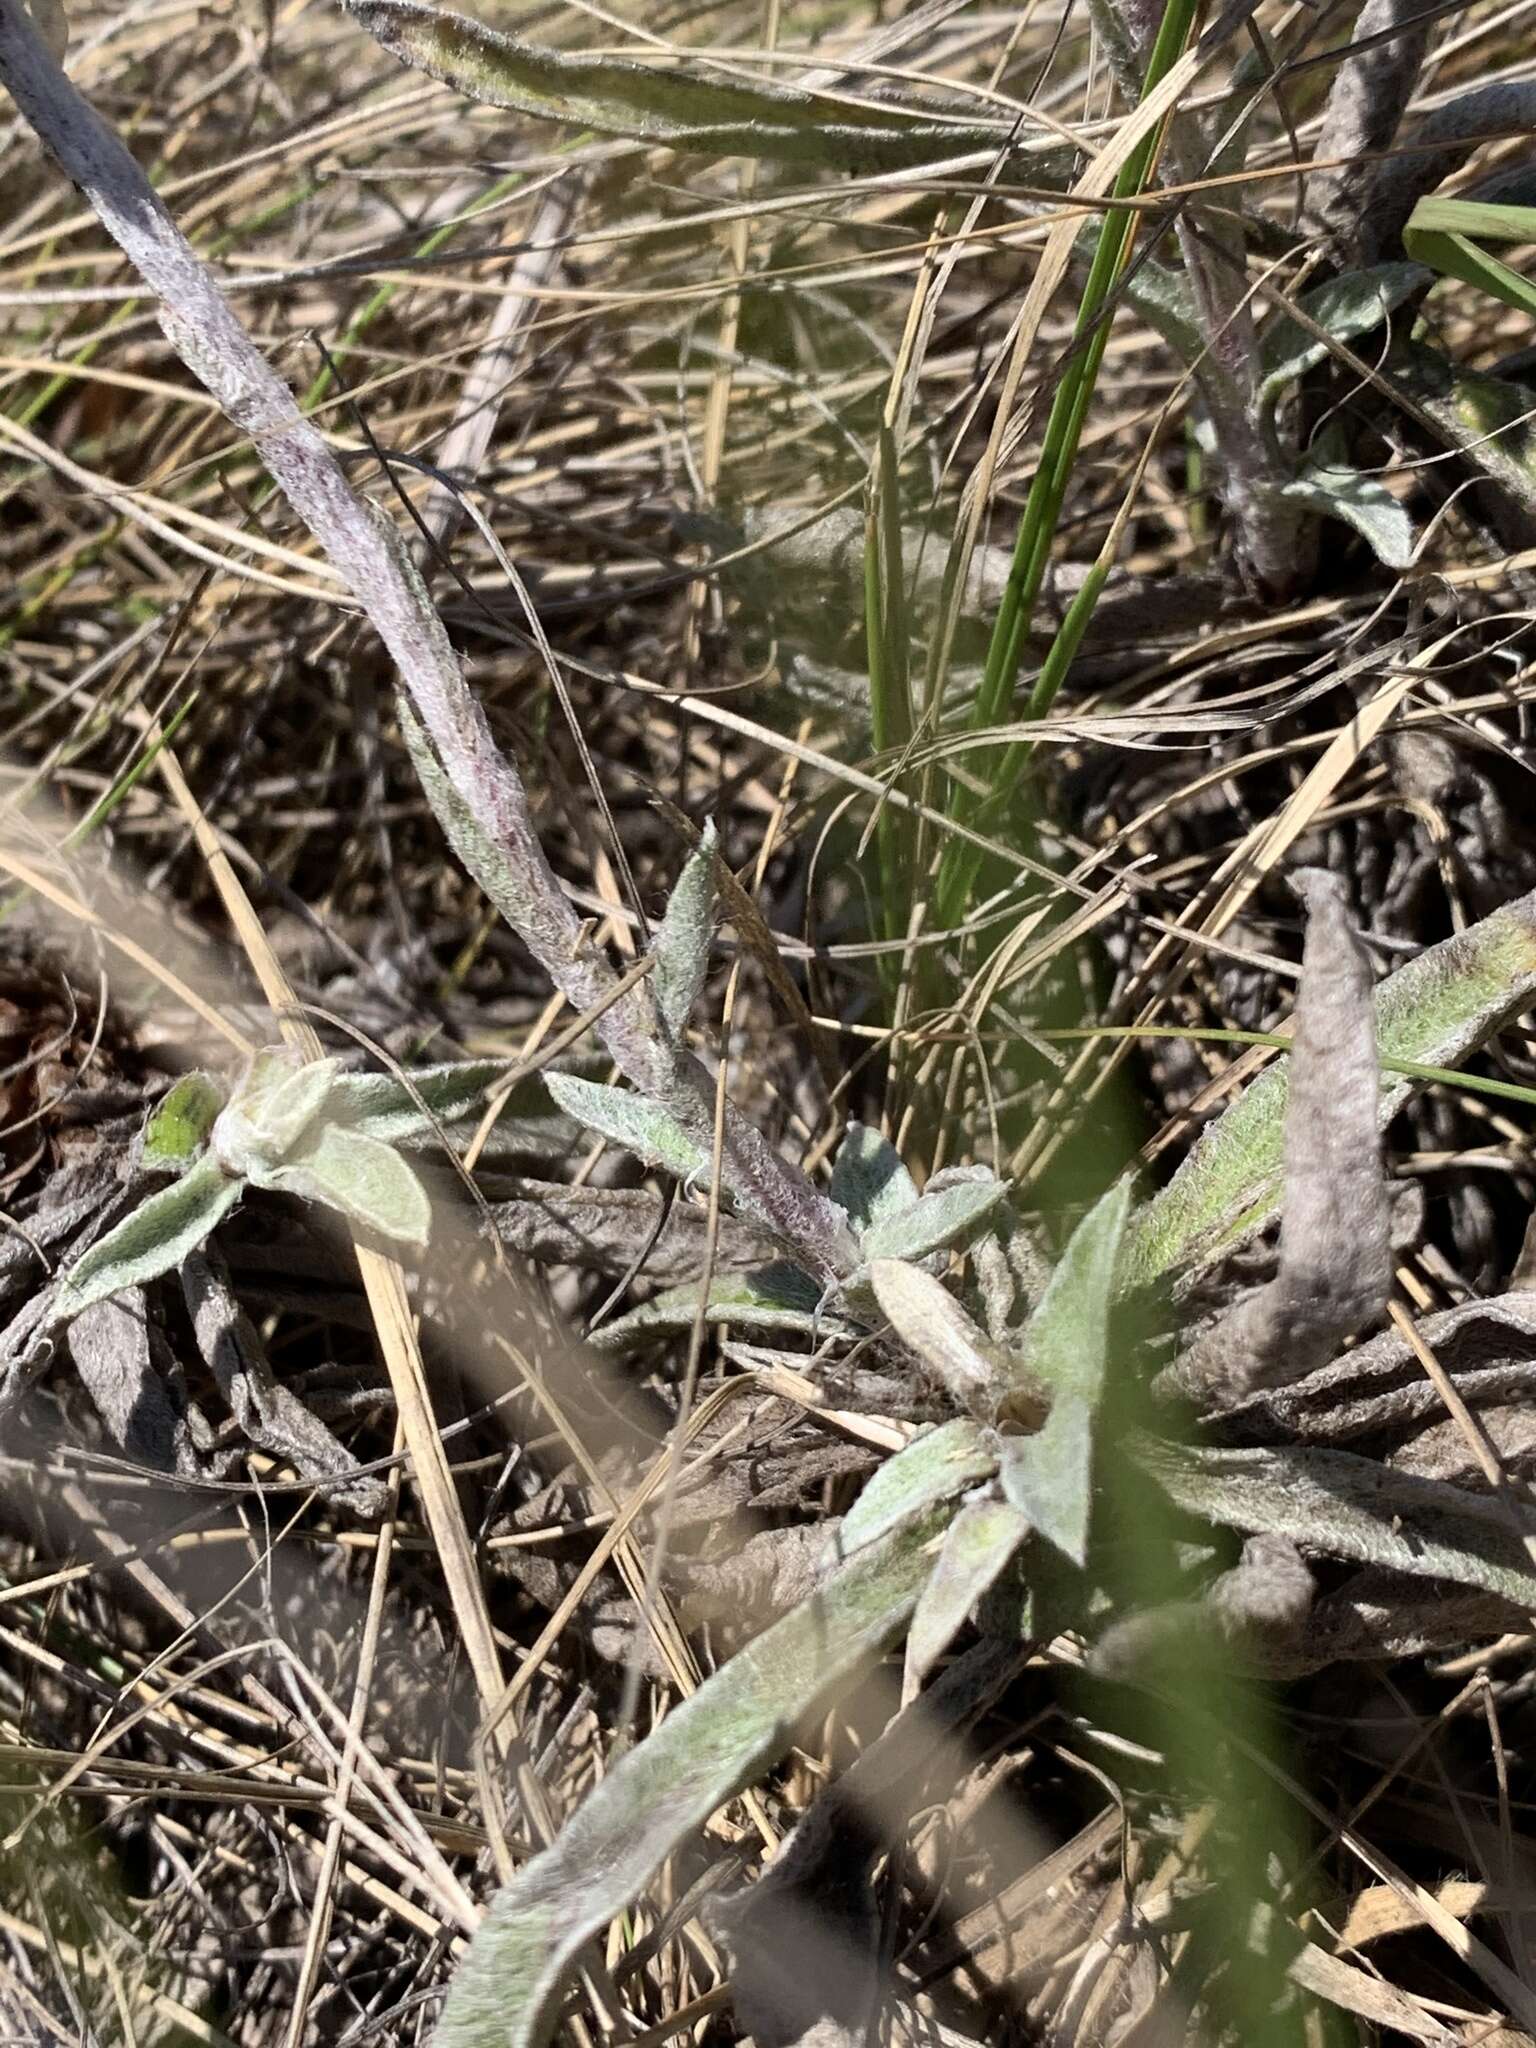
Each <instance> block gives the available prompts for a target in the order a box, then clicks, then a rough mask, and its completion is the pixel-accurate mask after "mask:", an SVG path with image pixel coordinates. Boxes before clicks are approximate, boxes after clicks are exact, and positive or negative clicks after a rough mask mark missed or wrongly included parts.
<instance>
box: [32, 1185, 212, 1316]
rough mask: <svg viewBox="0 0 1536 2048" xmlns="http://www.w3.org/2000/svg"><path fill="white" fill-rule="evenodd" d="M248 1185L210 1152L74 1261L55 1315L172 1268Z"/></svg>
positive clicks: (73, 1311)
mask: <svg viewBox="0 0 1536 2048" xmlns="http://www.w3.org/2000/svg"><path fill="white" fill-rule="evenodd" d="M243 1188H244V1182H242V1181H240V1180H238V1179H231V1178H230V1177H229V1176H228V1175H226V1174H224V1173H222V1172H221V1171H220V1169H219V1167H218V1165H217V1163H216V1162H215V1161H214V1159H213V1158H212V1157H211V1156H209V1155H208V1154H206V1153H205V1154H204V1155H203V1157H202V1158H201V1159H199V1160H198V1161H197V1163H196V1164H195V1165H194V1166H192V1167H190V1168H189V1169H188V1171H187V1172H186V1173H184V1174H183V1175H182V1177H181V1179H180V1180H177V1181H173V1182H172V1183H171V1185H170V1186H169V1187H168V1188H161V1189H160V1190H159V1191H158V1192H157V1193H156V1194H153V1195H149V1196H146V1198H145V1199H144V1200H143V1201H142V1202H140V1204H139V1206H138V1207H137V1208H136V1209H134V1210H133V1211H132V1212H131V1213H130V1214H129V1215H127V1216H125V1217H124V1218H123V1220H122V1222H121V1223H119V1224H118V1225H117V1226H116V1228H115V1229H112V1230H109V1231H108V1232H107V1234H106V1236H105V1237H103V1238H101V1239H100V1240H99V1242H98V1243H96V1244H94V1245H92V1246H91V1248H90V1250H89V1251H88V1252H85V1253H83V1254H82V1255H81V1257H80V1258H79V1259H77V1260H76V1261H75V1264H74V1265H73V1266H72V1267H71V1268H70V1270H69V1272H68V1273H66V1275H65V1276H64V1279H63V1281H62V1283H61V1284H60V1287H59V1292H58V1297H57V1300H56V1302H55V1314H56V1316H57V1317H58V1318H59V1319H60V1320H68V1319H69V1318H71V1317H73V1316H77V1315H79V1314H80V1312H81V1310H82V1309H87V1308H89V1307H90V1306H91V1304H92V1303H93V1302H97V1301H105V1300H106V1299H107V1297H108V1296H109V1295H112V1294H116V1293H118V1292H119V1291H120V1290H121V1289H123V1288H125V1287H142V1286H143V1285H144V1284H145V1282H146V1281H150V1280H158V1279H159V1277H160V1276H161V1274H162V1273H169V1272H172V1271H173V1270H174V1269H175V1268H176V1267H177V1266H179V1265H180V1264H181V1262H182V1260H183V1259H184V1258H185V1257H186V1255H187V1253H188V1252H190V1251H195V1250H196V1248H197V1246H198V1245H200V1244H201V1243H202V1242H203V1240H204V1238H206V1237H207V1236H208V1234H209V1232H210V1231H212V1230H213V1229H215V1228H216V1226H217V1225H218V1224H219V1223H220V1222H222V1221H223V1219H224V1217H226V1216H227V1215H228V1214H229V1212H230V1210H231V1209H233V1208H234V1206H235V1204H236V1203H237V1202H238V1201H239V1199H240V1196H241V1193H242V1190H243Z"/></svg>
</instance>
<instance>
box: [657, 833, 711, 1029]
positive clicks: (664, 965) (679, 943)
mask: <svg viewBox="0 0 1536 2048" xmlns="http://www.w3.org/2000/svg"><path fill="white" fill-rule="evenodd" d="M714 923H715V827H714V822H713V820H711V822H710V823H709V824H707V825H706V826H705V827H704V837H703V839H702V840H701V841H700V842H699V844H698V846H697V847H696V848H695V849H694V851H693V853H692V854H691V855H690V856H689V859H688V863H687V865H686V866H685V867H684V869H683V872H682V873H681V874H680V875H679V876H678V878H677V886H676V887H675V888H674V889H673V891H672V895H671V897H670V899H669V900H668V903H667V908H666V914H665V916H664V917H663V918H662V920H661V923H660V924H659V925H657V927H656V930H655V933H654V934H653V936H652V939H651V953H652V956H653V958H654V959H655V962H656V968H655V973H654V975H653V977H652V979H653V982H654V985H655V990H656V1008H657V1010H658V1011H659V1013H660V1015H661V1021H662V1023H663V1024H665V1025H666V1027H667V1029H668V1030H669V1031H670V1032H672V1033H673V1035H674V1036H676V1035H678V1034H679V1033H680V1032H681V1031H682V1029H683V1027H684V1025H685V1024H686V1023H687V1022H688V1019H689V1017H690V1016H691V1015H692V1014H693V1006H694V1004H695V1003H696V1002H697V1001H698V999H699V992H700V990H701V989H702V988H703V986H704V977H705V975H706V974H707V973H708V972H709V940H710V934H711V933H712V932H713V930H714Z"/></svg>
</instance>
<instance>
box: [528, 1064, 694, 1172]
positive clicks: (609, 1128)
mask: <svg viewBox="0 0 1536 2048" xmlns="http://www.w3.org/2000/svg"><path fill="white" fill-rule="evenodd" d="M545 1083H546V1086H547V1087H548V1089H549V1092H550V1094H551V1095H552V1096H553V1097H554V1098H555V1101H556V1102H557V1103H558V1104H559V1106H560V1107H561V1109H563V1110H565V1112H566V1113H567V1115H569V1116H573V1117H575V1118H576V1119H577V1121H578V1122H579V1123H582V1124H585V1125H586V1127H587V1129H588V1130H589V1131H595V1132H596V1133H597V1135H598V1137H600V1138H606V1139H607V1140H608V1142H609V1143H610V1144H611V1145H622V1146H623V1148H624V1150H625V1151H626V1152H633V1153H634V1155H635V1157H636V1158H637V1159H639V1160H643V1161H644V1163H645V1164H646V1165H647V1166H655V1167H659V1168H660V1169H661V1170H662V1171H663V1172H665V1173H670V1174H675V1175H676V1177H677V1178H678V1179H679V1180H683V1181H687V1180H695V1179H697V1178H699V1177H700V1176H702V1175H705V1174H707V1173H708V1171H709V1155H708V1153H707V1152H705V1150H704V1149H703V1147H702V1146H700V1145H696V1144H695V1143H694V1141H693V1139H692V1138H690V1137H689V1135H688V1133H687V1132H686V1131H685V1130H684V1129H683V1127H682V1125H681V1124H680V1123H678V1121H677V1120H676V1118H675V1117H672V1116H669V1115H668V1114H667V1112H666V1111H665V1110H664V1109H658V1108H657V1106H656V1104H655V1103H654V1102H647V1101H646V1099H645V1097H644V1096H643V1095H635V1094H632V1093H631V1092H630V1091H629V1090H628V1089H625V1088H608V1087H605V1086H604V1085H603V1083H602V1082H600V1081H583V1080H582V1079H581V1078H580V1076H579V1075H576V1074H549V1075H546V1077H545Z"/></svg>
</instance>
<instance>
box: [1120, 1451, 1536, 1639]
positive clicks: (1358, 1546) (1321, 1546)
mask: <svg viewBox="0 0 1536 2048" xmlns="http://www.w3.org/2000/svg"><path fill="white" fill-rule="evenodd" d="M1132 1449H1133V1451H1134V1454H1135V1457H1136V1459H1137V1462H1138V1463H1139V1464H1141V1465H1142V1466H1143V1467H1144V1468H1145V1469H1146V1470H1147V1471H1148V1472H1150V1473H1151V1474H1152V1476H1153V1478H1154V1479H1156V1481H1157V1482H1158V1484H1159V1485H1160V1486H1161V1487H1162V1489H1163V1491H1164V1492H1165V1493H1166V1494H1167V1495H1168V1497H1169V1499H1170V1500H1171V1501H1172V1502H1173V1503H1174V1505H1175V1506H1176V1507H1179V1508H1183V1509H1184V1510H1185V1511H1186V1512H1187V1513H1189V1514H1192V1515H1199V1516H1201V1517H1203V1519H1204V1520H1206V1521H1208V1522H1217V1523H1220V1524H1222V1525H1223V1526H1224V1527H1226V1528H1229V1529H1238V1530H1241V1531H1242V1532H1243V1533H1244V1534H1246V1535H1254V1536H1260V1535H1264V1536H1285V1537H1288V1538H1289V1539H1290V1540H1291V1541H1292V1542H1293V1543H1297V1544H1300V1545H1302V1546H1303V1547H1304V1548H1305V1549H1307V1550H1309V1551H1311V1552H1312V1553H1313V1554H1314V1555H1321V1556H1325V1557H1336V1558H1344V1559H1348V1560H1350V1561H1352V1562H1354V1563H1357V1564H1368V1565H1381V1566H1384V1567H1386V1568H1387V1569H1388V1570H1390V1571H1394V1572H1405V1573H1408V1574H1409V1575H1411V1576H1412V1577H1414V1578H1421V1579H1449V1580H1451V1581H1453V1582H1454V1583H1455V1584H1457V1585H1461V1586H1473V1587H1477V1588H1478V1589H1480V1590H1481V1591H1483V1592H1488V1593H1496V1594H1498V1595H1499V1596H1500V1598H1502V1599H1505V1600H1509V1601H1512V1602H1514V1603H1516V1604H1517V1605H1519V1606H1521V1607H1523V1608H1527V1609H1528V1608H1529V1607H1530V1606H1531V1604H1532V1603H1533V1602H1536V1567H1533V1566H1532V1563H1531V1559H1530V1555H1529V1552H1528V1551H1527V1549H1526V1544H1525V1539H1524V1537H1523V1536H1522V1535H1521V1533H1520V1531H1519V1529H1518V1528H1517V1527H1516V1526H1515V1524H1514V1523H1513V1522H1512V1521H1511V1519H1510V1516H1509V1510H1508V1508H1507V1506H1506V1504H1505V1503H1504V1502H1503V1501H1500V1500H1497V1499H1493V1498H1489V1497H1488V1496H1479V1495H1477V1494H1472V1493H1466V1492H1464V1491H1463V1490H1462V1489H1461V1488H1460V1487H1458V1486H1449V1485H1447V1484H1446V1483H1445V1481H1444V1480H1440V1479H1421V1478H1420V1477H1418V1475H1417V1474H1416V1473H1412V1472H1400V1471H1397V1470H1396V1469H1394V1468H1393V1467H1392V1466H1390V1465H1383V1464H1380V1463H1379V1462H1378V1461H1377V1460H1376V1459H1374V1458H1361V1457H1357V1456H1356V1455H1355V1453H1354V1452H1353V1451H1332V1450H1321V1449H1316V1448H1314V1447H1312V1446H1311V1445H1306V1446H1302V1447H1299V1448H1298V1447H1291V1446H1285V1447H1277V1448H1267V1449H1262V1450H1247V1451H1221V1450H1206V1449H1198V1450H1196V1449H1189V1448H1187V1447H1185V1446H1183V1445H1177V1444H1171V1443H1165V1442H1163V1441H1162V1440H1161V1439H1158V1438H1152V1437H1139V1438H1137V1439H1135V1440H1134V1442H1133V1445H1132Z"/></svg>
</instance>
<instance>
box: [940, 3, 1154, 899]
mask: <svg viewBox="0 0 1536 2048" xmlns="http://www.w3.org/2000/svg"><path fill="white" fill-rule="evenodd" d="M1194 12H1195V10H1194V4H1193V0H1166V5H1165V7H1164V10H1163V18H1162V22H1161V24H1160V25H1159V28H1158V32H1157V38H1156V40H1155V42H1154V44H1153V46H1152V54H1151V56H1150V57H1149V59H1148V61H1147V75H1146V79H1145V81H1144V84H1143V88H1142V90H1143V96H1145V95H1146V94H1147V93H1149V92H1151V91H1152V90H1153V89H1154V88H1155V87H1156V86H1157V85H1159V84H1160V83H1161V81H1162V79H1163V78H1164V77H1165V76H1166V75H1167V73H1168V72H1169V71H1170V70H1171V69H1172V67H1173V65H1174V63H1175V62H1176V61H1177V59H1178V56H1179V53H1180V52H1181V51H1182V49H1183V47H1184V44H1185V42H1186V41H1187V40H1188V37H1189V32H1190V28H1191V25H1192V23H1193V20H1194ZM1156 148H1157V136H1156V134H1155V133H1153V134H1150V135H1148V136H1147V137H1146V138H1145V140H1144V141H1143V142H1142V143H1141V144H1140V145H1139V146H1138V148H1136V149H1135V150H1134V151H1133V152H1132V153H1131V155H1130V156H1129V157H1128V158H1127V159H1126V162H1125V165H1124V167H1123V168H1122V170H1121V172H1120V175H1119V177H1118V178H1117V179H1116V180H1115V186H1114V196H1115V197H1116V198H1117V199H1131V198H1134V197H1136V195H1137V194H1138V193H1140V192H1141V191H1142V190H1143V188H1144V187H1145V185H1146V182H1147V178H1148V176H1149V175H1150V173H1151V169H1152V165H1153V161H1154V159H1155V155H1156ZM1135 224H1136V216H1135V214H1134V212H1133V210H1131V209H1129V208H1118V209H1115V210H1113V211H1111V212H1110V213H1108V214H1107V215H1106V216H1105V219H1104V222H1103V225H1102V227H1101V228H1100V230H1099V235H1098V241H1097V243H1096V245H1095V248H1094V252H1093V262H1092V264H1091V266H1090V268H1089V272H1088V280H1087V283H1086V284H1085V285H1084V287H1083V296H1082V300H1081V302H1080V304H1079V306H1078V313H1077V321H1076V325H1075V328H1074V343H1075V354H1074V355H1073V358H1072V360H1071V361H1070V362H1069V363H1068V365H1067V368H1066V371H1065V373H1064V375H1063V377H1062V380H1061V383H1060V384H1059V385H1058V386H1057V390H1056V396H1055V398H1054V400H1053V401H1052V405H1051V410H1050V416H1049V418H1048V420H1047V422H1046V429H1045V439H1044V442H1043V445H1042V447H1041V450H1040V461H1039V465H1038V467H1037V468H1036V470H1035V475H1034V479H1033V481H1032V483H1031V484H1030V489H1029V496H1028V498H1027V499H1026V501H1025V506H1024V516H1023V518H1022V520H1021V521H1020V523H1019V532H1018V537H1017V540H1016V543H1015V546H1014V556H1013V566H1012V568H1011V570H1010V573H1009V577H1008V582H1007V585H1006V587H1005V589H1004V592H1003V597H1002V601H1001V603H1000V604H999V606H998V609H997V616H996V618H995V619H994V621H993V626H992V638H991V641H990V643H989V645H988V649H987V661H986V667H985V670H984V671H983V674H982V681H981V688H980V689H979V690H978V691H977V694H976V698H975V701H974V703H973V705H972V707H971V721H970V723H971V729H972V730H973V731H976V730H979V729H981V728H982V727H985V726H990V725H996V724H997V723H998V721H999V720H1000V719H1001V718H1002V717H1003V716H1004V715H1005V713H1006V711H1007V708H1008V705H1009V702H1010V701H1011V699H1012V696H1013V690H1014V685H1015V684H1016V683H1017V681H1018V674H1019V664H1020V661H1021V659H1022V656H1023V652H1024V642H1025V638H1026V635H1027V634H1028V631H1029V624H1030V619H1031V616H1032V614H1033V612H1034V608H1035V603H1036V600H1037V599H1038V597H1039V595H1040V585H1041V583H1042V581H1043V580H1044V576H1045V568H1046V564H1047V562H1048V561H1049V559H1050V550H1051V542H1052V540H1053V539H1054V537H1055V533H1056V527H1057V524H1058V522H1059V520H1060V517H1061V507H1062V503H1063V501H1064V499H1065V497H1066V492H1067V486H1068V483H1069V482H1070V480H1071V476H1072V468H1073V464H1074V463H1075V462H1076V460H1077V450H1078V444H1079V442H1080V441H1081V439H1082V432H1083V423H1084V421H1085V420H1086V418H1087V414H1088V406H1089V403H1090V401H1091V400H1092V397H1093V392H1094V387H1095V385H1096V384H1097V382H1098V375H1099V368H1100V365H1101V363H1102V362H1103V358H1104V350H1105V346H1106V344H1107V343H1108V340H1109V316H1110V311H1111V295H1112V293H1113V291H1114V288H1115V283H1116V280H1117V279H1118V277H1119V275H1120V272H1121V270H1122V268H1123V267H1124V263H1125V258H1126V254H1127V252H1128V250H1129V247H1130V240H1131V235H1132V232H1133V230H1134V227H1135ZM1090 602H1091V600H1090ZM1086 624H1087V615H1086V614H1085V615H1084V616H1083V618H1082V620H1081V623H1080V624H1079V626H1078V628H1077V630H1078V634H1079V637H1080V635H1081V631H1082V628H1083V627H1084V626H1086ZM1065 667H1066V664H1065V663H1064V662H1062V663H1058V664H1057V666H1056V668H1055V669H1053V671H1052V675H1051V681H1050V688H1049V694H1046V693H1045V692H1044V691H1042V690H1041V689H1040V688H1039V687H1038V686H1037V688H1036V691H1035V693H1034V700H1032V701H1031V705H1030V716H1031V717H1033V718H1039V717H1043V716H1044V715H1045V713H1046V712H1047V711H1048V710H1049V709H1050V704H1051V700H1052V698H1053V697H1054V695H1055V689H1056V687H1057V685H1058V684H1059V682H1060V678H1061V675H1062V674H1064V673H1065ZM1012 751H1013V750H1012V749H1010V750H1009V752H1010V753H1012ZM1005 759H1006V757H1005ZM1008 769H1009V775H1010V778H1012V777H1013V776H1016V774H1017V772H1018V767H1017V764H1015V763H1013V762H1008ZM1007 786H1008V785H1006V784H1004V782H1003V781H1002V778H1001V776H1000V775H999V774H998V773H997V772H996V770H994V779H993V783H992V790H991V800H996V798H997V797H998V796H999V795H1000V794H1001V793H1002V791H1003V790H1004V789H1005V788H1006V787H1007ZM950 810H951V815H953V816H956V817H959V818H961V819H962V820H964V819H968V818H969V817H970V816H972V815H973V813H974V810H975V804H974V800H973V799H972V798H971V797H970V796H969V795H968V793H967V792H966V790H965V787H964V785H963V784H962V783H959V782H955V783H952V784H951V793H950ZM978 865H979V862H978V857H977V854H976V852H975V849H974V848H972V847H970V846H967V845H965V844H963V843H959V842H956V843H952V844H951V845H950V846H949V847H948V848H947V849H946V852H945V856H944V860H943V863H942V865H941V868H940V875H939V888H938V914H939V919H940V922H941V923H942V924H943V925H944V926H946V927H949V926H952V925H954V924H956V923H957V922H958V921H959V919H960V917H961V915H962V913H963V911H964V907H965V901H966V898H967V896H968V895H969V893H970V889H971V884H972V882H973V881H974V879H975V875H976V870H977V867H978Z"/></svg>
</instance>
